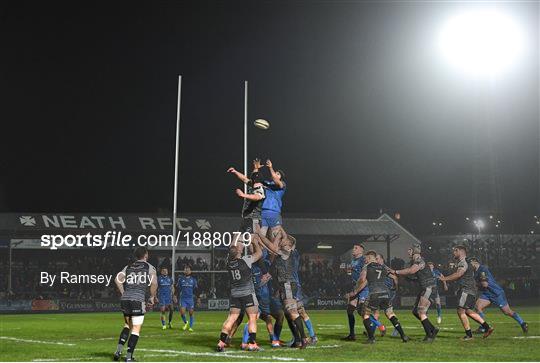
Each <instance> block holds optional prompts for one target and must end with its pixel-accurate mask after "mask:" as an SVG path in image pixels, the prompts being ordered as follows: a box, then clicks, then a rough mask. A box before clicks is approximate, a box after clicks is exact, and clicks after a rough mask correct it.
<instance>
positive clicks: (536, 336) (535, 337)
mask: <svg viewBox="0 0 540 363" xmlns="http://www.w3.org/2000/svg"><path fill="white" fill-rule="evenodd" d="M513 338H514V339H540V335H529V336H526V337H513Z"/></svg>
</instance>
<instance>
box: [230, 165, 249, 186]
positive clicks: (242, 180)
mask: <svg viewBox="0 0 540 363" xmlns="http://www.w3.org/2000/svg"><path fill="white" fill-rule="evenodd" d="M227 173H232V174H234V175H235V176H236V177H237V178H238V179H240V181H241V182H242V183H248V182H249V178H248V177H247V176H245V175H244V174H242V173H240V172H239V171H237V170H236V169H235V168H233V167H232V166H231V167H230V168H229V169H227Z"/></svg>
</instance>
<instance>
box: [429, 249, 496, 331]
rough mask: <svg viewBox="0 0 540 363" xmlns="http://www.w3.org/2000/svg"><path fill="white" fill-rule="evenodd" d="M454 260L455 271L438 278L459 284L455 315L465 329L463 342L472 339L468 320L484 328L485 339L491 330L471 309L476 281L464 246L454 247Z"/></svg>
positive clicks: (472, 307) (473, 303) (473, 302)
mask: <svg viewBox="0 0 540 363" xmlns="http://www.w3.org/2000/svg"><path fill="white" fill-rule="evenodd" d="M453 255H454V259H456V260H458V264H457V271H456V272H454V273H453V274H451V275H449V276H443V275H441V276H439V279H440V280H441V281H446V282H450V281H457V282H458V284H459V290H458V292H457V296H458V308H457V314H458V316H459V319H460V320H461V324H462V325H463V328H464V329H465V336H464V337H463V340H471V339H472V338H473V336H472V331H471V326H470V324H469V318H468V317H470V318H471V319H473V320H474V321H476V322H477V323H478V324H480V325H482V327H483V328H484V330H485V332H484V338H487V337H489V336H490V335H491V333H493V328H492V327H491V326H489V324H488V323H487V322H486V321H485V320H484V319H482V317H481V316H480V315H478V313H476V312H475V311H474V310H473V309H474V306H475V302H476V292H477V290H476V281H475V280H474V269H473V267H472V265H471V261H470V260H469V259H468V258H467V249H466V248H465V246H461V245H458V246H455V247H454V249H453Z"/></svg>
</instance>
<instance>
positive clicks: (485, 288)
mask: <svg viewBox="0 0 540 363" xmlns="http://www.w3.org/2000/svg"><path fill="white" fill-rule="evenodd" d="M470 261H471V264H472V266H473V268H474V271H475V272H474V278H475V280H476V283H477V286H478V287H479V289H480V297H479V298H478V300H476V311H477V312H478V314H479V315H480V316H481V317H482V318H484V309H485V308H487V307H488V306H489V305H490V304H494V305H497V307H498V308H499V309H500V310H501V312H502V313H503V314H505V315H506V316H509V317H511V318H512V319H514V320H515V321H517V323H518V324H519V326H520V327H521V330H523V332H524V333H525V334H527V333H528V332H529V326H528V324H527V323H526V322H524V321H523V319H522V318H521V316H519V314H518V313H517V312H516V311H513V310H512V309H510V305H509V304H508V301H507V300H506V295H505V293H504V290H503V288H502V287H501V286H500V285H499V284H498V283H497V281H496V280H495V278H494V277H493V275H492V274H491V271H489V268H488V267H487V266H486V265H481V264H480V261H478V259H477V258H474V257H472V258H470ZM475 333H484V328H482V327H479V328H478V330H476V331H475Z"/></svg>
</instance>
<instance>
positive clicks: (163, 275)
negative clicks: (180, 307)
mask: <svg viewBox="0 0 540 363" xmlns="http://www.w3.org/2000/svg"><path fill="white" fill-rule="evenodd" d="M172 289H173V279H172V278H171V277H170V276H169V270H168V269H167V267H161V270H160V275H159V277H158V303H159V311H160V312H161V327H162V329H163V330H165V329H167V326H168V327H169V329H172V323H171V322H172V318H173V311H174V308H173V302H172V296H173V291H172ZM166 311H168V312H169V323H168V324H166V323H165V312H166Z"/></svg>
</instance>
